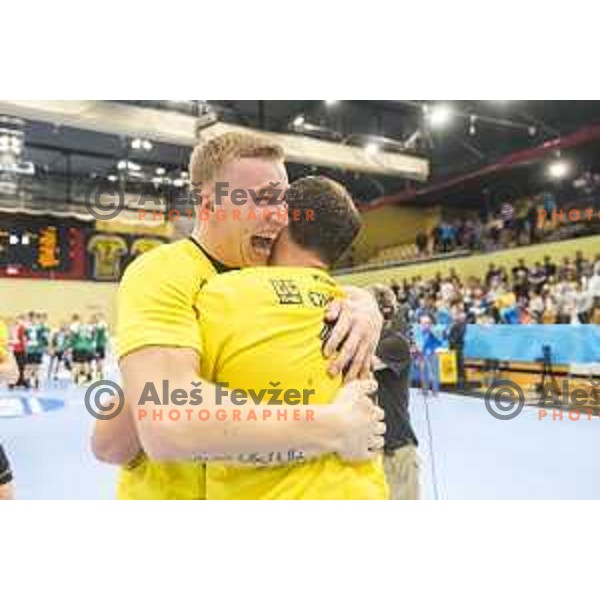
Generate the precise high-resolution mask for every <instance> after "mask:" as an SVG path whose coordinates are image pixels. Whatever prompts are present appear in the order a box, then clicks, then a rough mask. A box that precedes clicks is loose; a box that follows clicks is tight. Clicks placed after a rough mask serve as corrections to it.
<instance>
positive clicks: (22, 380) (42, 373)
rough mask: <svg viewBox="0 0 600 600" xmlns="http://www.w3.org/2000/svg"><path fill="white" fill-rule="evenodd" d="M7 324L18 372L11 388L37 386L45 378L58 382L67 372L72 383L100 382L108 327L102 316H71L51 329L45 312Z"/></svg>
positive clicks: (16, 319) (31, 314) (29, 315)
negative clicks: (65, 321)
mask: <svg viewBox="0 0 600 600" xmlns="http://www.w3.org/2000/svg"><path fill="white" fill-rule="evenodd" d="M8 325H9V348H10V350H11V351H12V353H13V355H14V357H15V359H16V362H17V366H18V369H19V378H18V381H16V382H15V384H14V385H12V386H11V387H20V388H34V389H37V388H39V387H40V385H41V383H42V381H43V379H44V377H45V378H47V379H48V380H57V379H58V378H59V374H61V373H65V372H66V373H67V374H68V376H69V378H71V379H72V380H73V382H74V383H75V384H82V383H89V382H91V381H92V380H93V379H103V377H104V374H103V367H104V359H105V356H106V351H107V346H108V327H107V325H106V323H105V322H104V320H103V318H102V315H101V314H94V315H91V316H90V318H89V319H88V320H87V321H83V320H82V319H81V318H80V317H79V315H73V317H72V319H71V322H70V323H61V324H60V325H59V326H57V327H54V328H52V327H50V325H49V324H48V317H47V315H46V314H45V313H41V312H35V311H31V312H29V313H28V314H27V315H18V316H17V317H16V318H15V319H14V320H13V321H12V322H11V323H9V324H8Z"/></svg>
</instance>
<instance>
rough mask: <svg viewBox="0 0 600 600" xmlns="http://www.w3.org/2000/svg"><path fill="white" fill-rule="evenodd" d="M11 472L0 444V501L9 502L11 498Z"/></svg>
mask: <svg viewBox="0 0 600 600" xmlns="http://www.w3.org/2000/svg"><path fill="white" fill-rule="evenodd" d="M12 479H13V476H12V471H11V469H10V463H9V462H8V458H7V457H6V454H5V452H4V448H2V444H0V500H11V499H12V497H13V490H12Z"/></svg>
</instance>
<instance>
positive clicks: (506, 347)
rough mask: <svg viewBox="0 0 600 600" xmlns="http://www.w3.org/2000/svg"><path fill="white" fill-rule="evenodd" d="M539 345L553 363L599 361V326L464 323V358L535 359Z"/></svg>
mask: <svg viewBox="0 0 600 600" xmlns="http://www.w3.org/2000/svg"><path fill="white" fill-rule="evenodd" d="M543 346H549V347H550V351H551V358H552V362H553V363H554V364H570V363H590V362H600V326H598V325H468V326H467V335H466V338H465V357H467V358H481V359H489V360H510V361H522V362H537V361H540V360H541V358H542V356H543Z"/></svg>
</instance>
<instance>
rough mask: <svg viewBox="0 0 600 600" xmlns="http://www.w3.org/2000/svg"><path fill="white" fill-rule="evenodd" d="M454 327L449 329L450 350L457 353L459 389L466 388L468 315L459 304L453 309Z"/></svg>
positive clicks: (454, 305)
mask: <svg viewBox="0 0 600 600" xmlns="http://www.w3.org/2000/svg"><path fill="white" fill-rule="evenodd" d="M450 310H451V313H452V325H450V328H449V329H448V348H449V349H450V350H453V351H454V352H455V353H456V370H457V371H458V387H459V389H463V388H464V387H465V381H466V375H465V335H466V333H467V315H466V314H465V311H464V306H463V305H462V304H461V303H460V302H458V303H454V304H453V305H452V307H451V309H450Z"/></svg>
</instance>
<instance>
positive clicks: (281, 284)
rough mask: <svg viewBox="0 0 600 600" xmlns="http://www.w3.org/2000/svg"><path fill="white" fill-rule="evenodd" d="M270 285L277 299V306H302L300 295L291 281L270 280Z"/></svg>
mask: <svg viewBox="0 0 600 600" xmlns="http://www.w3.org/2000/svg"><path fill="white" fill-rule="evenodd" d="M270 281H271V285H272V286H273V289H274V290H275V293H276V294H277V297H278V298H279V304H304V302H303V300H302V294H301V293H300V290H299V289H298V286H297V285H296V283H295V282H294V281H293V280H291V279H271V280H270Z"/></svg>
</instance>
